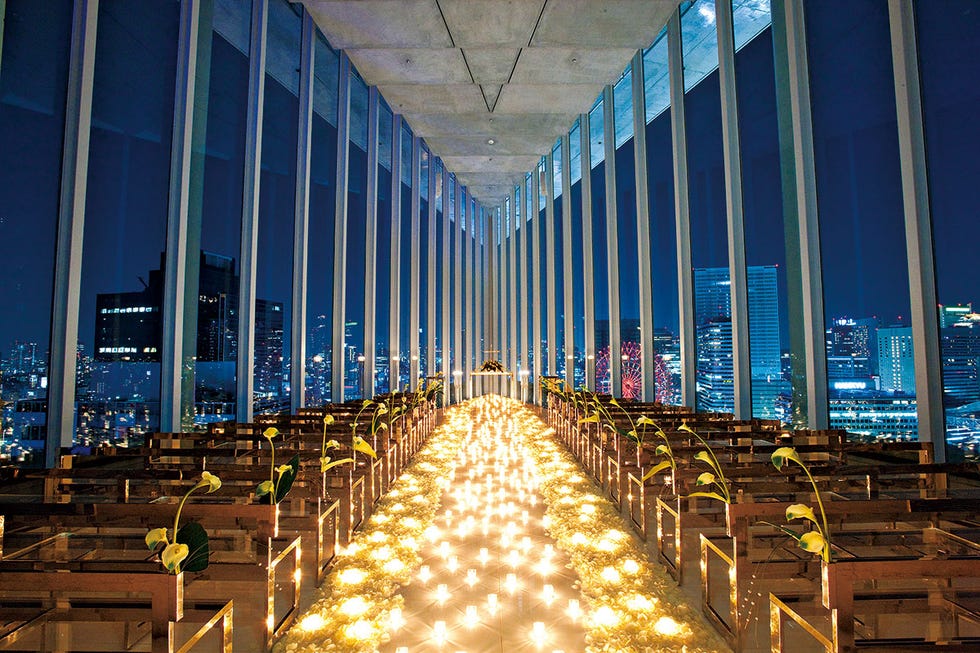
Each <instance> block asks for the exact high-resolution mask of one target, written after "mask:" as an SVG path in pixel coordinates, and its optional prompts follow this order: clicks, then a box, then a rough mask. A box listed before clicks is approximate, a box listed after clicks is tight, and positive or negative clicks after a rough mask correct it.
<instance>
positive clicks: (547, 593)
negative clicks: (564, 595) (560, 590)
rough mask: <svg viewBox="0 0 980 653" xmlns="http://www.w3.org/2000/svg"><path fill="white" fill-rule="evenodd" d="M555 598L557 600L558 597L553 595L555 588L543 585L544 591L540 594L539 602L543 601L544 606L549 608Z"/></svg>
mask: <svg viewBox="0 0 980 653" xmlns="http://www.w3.org/2000/svg"><path fill="white" fill-rule="evenodd" d="M556 598H558V595H557V594H556V593H555V586H554V585H545V586H544V590H543V591H542V592H541V600H543V601H544V603H545V605H547V606H548V607H549V608H550V607H551V604H552V603H554V601H555V599H556Z"/></svg>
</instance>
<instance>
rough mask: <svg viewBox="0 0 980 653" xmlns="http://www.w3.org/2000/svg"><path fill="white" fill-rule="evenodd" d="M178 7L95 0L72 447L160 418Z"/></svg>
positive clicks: (123, 434) (133, 434)
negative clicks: (96, 9)
mask: <svg viewBox="0 0 980 653" xmlns="http://www.w3.org/2000/svg"><path fill="white" fill-rule="evenodd" d="M179 12H180V6H179V4H178V3H177V2H175V1H174V0H149V1H147V2H139V3H133V2H111V1H110V2H102V3H100V4H99V13H98V34H97V37H96V54H95V82H94V85H93V89H92V131H91V143H90V149H89V166H88V189H87V196H86V203H85V234H84V245H83V255H82V286H81V294H80V297H79V302H80V306H79V333H78V339H79V342H80V350H79V358H80V363H79V367H80V371H81V374H80V375H79V380H78V382H77V383H76V388H75V390H76V392H75V400H76V405H77V411H78V416H77V421H76V443H77V444H79V445H98V444H103V443H106V444H121V445H129V444H136V445H140V444H142V443H143V440H144V436H145V434H146V433H148V432H151V431H153V430H155V429H157V428H158V427H159V424H160V354H161V352H160V350H161V328H162V319H161V313H160V309H161V306H162V299H163V270H162V268H163V258H164V253H165V248H166V244H165V243H166V231H167V199H168V194H169V189H170V144H171V139H172V136H173V108H174V101H173V98H174V85H175V80H176V68H177V33H178V15H179Z"/></svg>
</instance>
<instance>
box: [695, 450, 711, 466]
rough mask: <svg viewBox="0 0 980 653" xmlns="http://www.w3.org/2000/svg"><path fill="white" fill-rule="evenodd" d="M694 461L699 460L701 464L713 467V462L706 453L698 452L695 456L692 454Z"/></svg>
mask: <svg viewBox="0 0 980 653" xmlns="http://www.w3.org/2000/svg"><path fill="white" fill-rule="evenodd" d="M694 460H700V461H701V462H703V463H707V464H709V465H711V466H712V467H714V466H715V463H714V461H713V460H711V456H709V455H708V452H707V451H699V452H697V453H696V454H694Z"/></svg>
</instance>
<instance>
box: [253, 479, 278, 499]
mask: <svg viewBox="0 0 980 653" xmlns="http://www.w3.org/2000/svg"><path fill="white" fill-rule="evenodd" d="M275 489H276V484H275V483H273V482H272V481H262V482H261V483H259V485H258V487H256V488H255V496H257V497H264V496H265V495H267V494H269V493H270V492H272V491H273V490H275Z"/></svg>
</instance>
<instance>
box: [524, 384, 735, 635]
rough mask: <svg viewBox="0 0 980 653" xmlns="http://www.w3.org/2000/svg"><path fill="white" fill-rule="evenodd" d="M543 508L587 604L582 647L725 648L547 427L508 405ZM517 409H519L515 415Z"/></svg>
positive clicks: (549, 525)
mask: <svg viewBox="0 0 980 653" xmlns="http://www.w3.org/2000/svg"><path fill="white" fill-rule="evenodd" d="M513 405H514V407H515V410H517V412H518V416H517V418H516V420H515V421H516V422H517V423H519V424H524V425H525V427H524V429H526V430H527V431H528V433H527V436H528V438H529V441H536V443H537V444H536V446H535V447H532V448H531V451H532V452H533V455H534V456H535V459H536V462H537V466H538V473H539V475H540V476H539V482H540V485H539V488H538V489H539V491H540V492H541V495H542V496H543V498H544V502H545V505H546V506H547V512H546V519H547V524H546V528H547V531H548V534H549V535H550V536H551V537H553V538H554V539H555V540H556V541H557V542H558V546H559V547H560V548H562V549H564V550H565V551H566V552H567V553H568V555H569V557H570V558H571V561H572V562H571V564H572V568H573V569H574V571H575V572H576V573H577V574H578V575H579V578H580V579H581V589H582V594H583V595H584V597H585V599H586V600H587V601H588V603H589V611H590V614H589V618H588V619H587V621H586V627H587V631H586V638H587V642H588V649H587V650H588V651H589V652H599V651H651V652H652V651H672V652H676V651H686V652H688V653H693V652H695V651H728V650H730V649H729V648H728V646H727V645H725V643H724V642H723V641H722V640H721V638H720V637H719V636H718V635H717V633H715V631H714V630H713V629H712V628H711V626H710V625H709V624H708V623H707V622H706V621H705V620H704V618H703V617H702V616H701V615H700V613H698V612H697V611H696V610H695V609H693V608H692V607H691V606H690V605H689V601H690V599H689V598H688V597H687V596H686V595H684V594H683V592H681V590H680V588H678V587H677V585H676V584H675V583H674V581H673V580H672V579H671V578H670V577H669V576H668V575H667V573H666V572H665V571H664V570H663V569H662V568H661V567H660V566H659V565H654V564H651V563H650V561H649V559H648V558H647V555H646V553H645V551H644V548H643V545H642V544H641V543H640V542H639V541H638V540H637V539H636V538H635V537H634V536H633V535H632V534H630V533H629V532H628V531H627V530H626V525H625V522H624V520H623V518H622V516H621V515H620V514H619V513H617V512H616V511H615V509H614V508H613V506H612V504H611V503H609V501H607V500H606V499H605V498H604V497H603V496H602V493H601V491H600V490H599V488H597V487H596V485H595V484H594V483H593V482H592V481H591V480H590V479H588V478H586V477H585V476H584V475H583V474H582V471H581V468H580V467H579V465H578V464H577V463H576V461H575V459H574V458H573V457H572V455H571V454H570V453H569V452H568V451H567V450H566V449H565V448H564V447H563V446H562V445H561V444H560V443H559V442H558V441H557V439H556V438H555V435H554V431H553V430H552V429H550V428H547V427H545V425H544V424H543V423H542V422H541V421H540V420H539V419H538V418H537V417H535V416H534V415H533V414H532V413H531V412H530V411H529V410H527V409H526V408H524V407H521V404H518V403H517V402H514V404H513ZM521 413H524V414H521Z"/></svg>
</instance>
